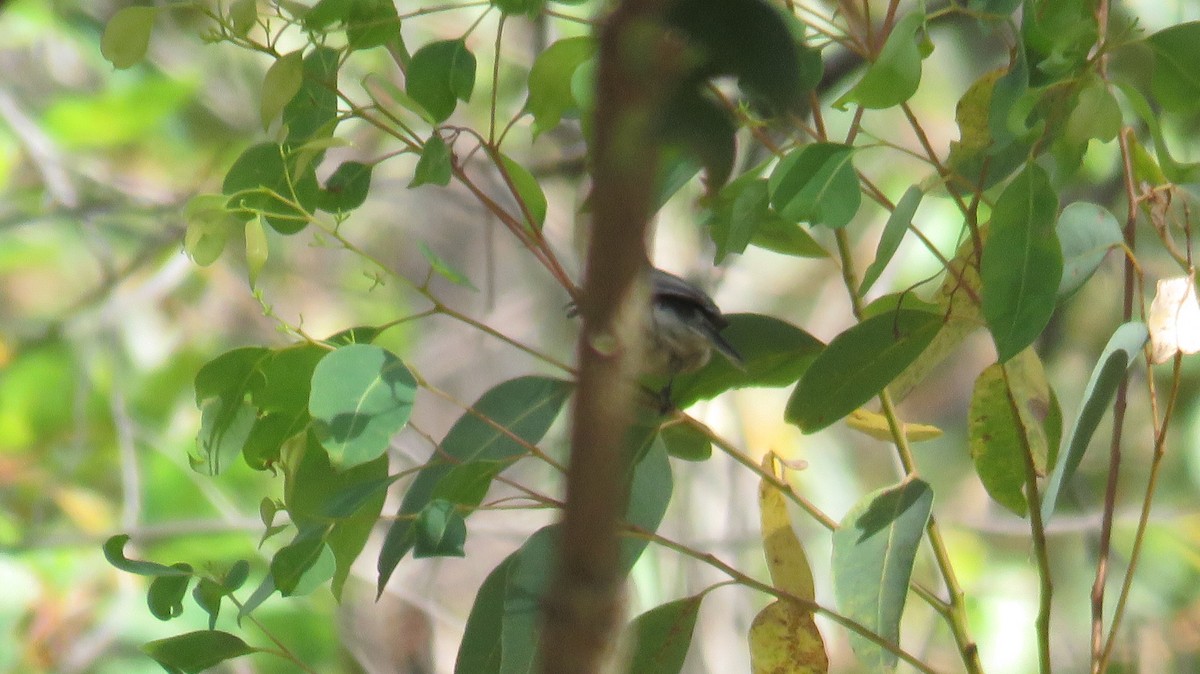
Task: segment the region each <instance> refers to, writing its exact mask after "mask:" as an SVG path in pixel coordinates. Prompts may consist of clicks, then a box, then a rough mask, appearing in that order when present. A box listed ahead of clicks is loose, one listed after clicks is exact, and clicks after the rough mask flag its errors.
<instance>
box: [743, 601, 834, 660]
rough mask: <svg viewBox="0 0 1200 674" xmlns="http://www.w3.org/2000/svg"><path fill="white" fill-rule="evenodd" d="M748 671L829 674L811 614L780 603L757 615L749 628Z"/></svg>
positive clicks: (794, 605)
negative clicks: (826, 673) (827, 673)
mask: <svg viewBox="0 0 1200 674" xmlns="http://www.w3.org/2000/svg"><path fill="white" fill-rule="evenodd" d="M750 669H751V671H752V672H753V673H754V674H824V673H825V672H828V671H829V656H827V655H826V654H825V642H824V640H822V639H821V632H820V631H819V630H818V629H817V624H816V622H814V621H813V615H812V613H811V612H810V611H806V610H804V609H803V608H801V607H800V606H799V605H798V604H796V603H795V602H791V601H783V600H778V601H774V602H771V603H770V604H767V606H766V608H764V609H763V610H761V611H759V613H758V615H756V616H754V622H753V623H751V624H750Z"/></svg>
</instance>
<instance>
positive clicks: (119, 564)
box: [104, 534, 192, 577]
mask: <svg viewBox="0 0 1200 674" xmlns="http://www.w3.org/2000/svg"><path fill="white" fill-rule="evenodd" d="M128 542H129V534H117V535H116V536H112V537H110V538H109V539H108V540H107V541H105V542H104V559H106V560H108V563H109V564H112V565H113V566H115V567H116V568H118V569H120V570H122V571H124V572H125V573H134V574H137V575H139V576H150V577H159V576H191V573H192V571H191V567H188V569H187V570H186V571H185V570H183V569H182V568H181V566H186V564H184V565H181V564H175V565H173V566H167V565H165V564H159V563H157V562H144V561H141V560H137V559H127V558H126V557H125V544H126V543H128Z"/></svg>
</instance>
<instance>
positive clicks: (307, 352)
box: [250, 343, 330, 418]
mask: <svg viewBox="0 0 1200 674" xmlns="http://www.w3.org/2000/svg"><path fill="white" fill-rule="evenodd" d="M329 353H330V351H329V349H325V348H322V347H320V346H318V345H316V344H309V343H300V344H296V345H294V346H289V347H286V348H283V349H276V350H274V351H270V352H268V353H266V354H264V355H265V357H263V358H260V359H257V360H256V370H255V375H256V377H257V383H256V384H255V385H254V386H253V388H252V389H251V390H250V400H251V402H253V403H254V405H255V406H256V407H258V408H259V409H260V410H262V411H263V412H277V413H280V414H285V415H288V416H299V415H304V416H305V418H307V415H308V398H309V395H310V390H311V387H312V376H313V371H314V370H316V368H317V363H319V362H321V359H322V358H324V357H325V356H326V355H328V354H329Z"/></svg>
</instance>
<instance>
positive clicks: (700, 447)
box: [659, 423, 712, 461]
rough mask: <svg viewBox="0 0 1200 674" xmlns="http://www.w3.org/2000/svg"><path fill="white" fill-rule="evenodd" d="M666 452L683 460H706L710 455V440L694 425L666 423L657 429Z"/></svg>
mask: <svg viewBox="0 0 1200 674" xmlns="http://www.w3.org/2000/svg"><path fill="white" fill-rule="evenodd" d="M659 435H660V436H661V437H662V441H663V444H664V445H665V446H666V448H667V454H670V455H671V456H673V457H675V458H677V459H683V460H684V461H707V460H708V458H709V457H711V456H712V441H711V440H709V439H708V436H707V435H705V434H703V433H701V432H700V431H699V430H697V429H696V427H695V426H693V425H691V424H687V423H668V424H666V425H664V426H663V427H662V430H660V431H659Z"/></svg>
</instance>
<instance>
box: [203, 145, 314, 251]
mask: <svg viewBox="0 0 1200 674" xmlns="http://www.w3.org/2000/svg"><path fill="white" fill-rule="evenodd" d="M221 191H222V192H224V193H225V194H226V195H228V196H229V197H230V199H229V208H230V209H231V210H234V211H240V212H241V213H242V214H243V215H244V216H246V217H252V216H253V215H255V214H258V213H261V214H263V215H264V216H266V218H267V224H269V225H271V227H272V228H273V229H275V231H277V232H279V233H280V234H295V233H296V232H299V231H300V230H302V229H304V227H305V226H306V225H307V224H308V221H309V219H310V218H311V217H312V216H311V213H312V211H313V209H315V208H316V205H317V197H318V191H319V188H318V186H317V179H316V175H315V174H314V173H313V172H312V169H311V167H310V168H309V169H308V170H307V171H305V172H304V173H297V172H296V164H295V162H294V161H291V158H290V157H288V156H287V154H286V151H285V150H284V148H283V147H282V146H280V145H277V144H275V143H259V144H258V145H255V146H253V147H251V148H249V149H247V150H246V151H245V152H243V153H242V154H241V156H239V157H238V158H237V160H236V161H234V163H233V166H231V167H229V172H228V173H227V174H225V182H224V183H223V184H222V186H221Z"/></svg>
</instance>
